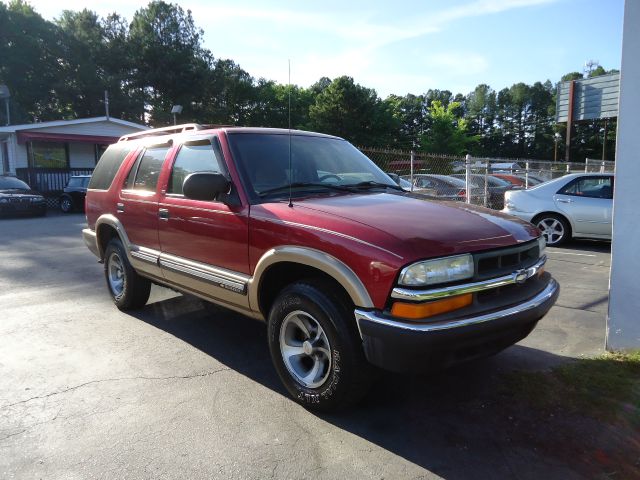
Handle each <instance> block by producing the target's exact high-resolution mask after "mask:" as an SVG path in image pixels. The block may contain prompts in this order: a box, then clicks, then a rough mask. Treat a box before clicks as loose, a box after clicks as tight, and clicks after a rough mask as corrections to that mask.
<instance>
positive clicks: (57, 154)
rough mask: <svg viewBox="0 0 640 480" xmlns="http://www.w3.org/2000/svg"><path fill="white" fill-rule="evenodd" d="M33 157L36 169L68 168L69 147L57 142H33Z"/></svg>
mask: <svg viewBox="0 0 640 480" xmlns="http://www.w3.org/2000/svg"><path fill="white" fill-rule="evenodd" d="M31 157H32V160H33V166H34V167H35V168H67V167H68V166H69V163H68V158H67V147H66V145H65V144H64V143H57V142H31Z"/></svg>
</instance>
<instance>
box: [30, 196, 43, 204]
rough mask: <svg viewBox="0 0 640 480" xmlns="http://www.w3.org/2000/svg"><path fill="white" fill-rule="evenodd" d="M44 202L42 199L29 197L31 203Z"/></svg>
mask: <svg viewBox="0 0 640 480" xmlns="http://www.w3.org/2000/svg"><path fill="white" fill-rule="evenodd" d="M42 201H44V197H31V203H38V202H42Z"/></svg>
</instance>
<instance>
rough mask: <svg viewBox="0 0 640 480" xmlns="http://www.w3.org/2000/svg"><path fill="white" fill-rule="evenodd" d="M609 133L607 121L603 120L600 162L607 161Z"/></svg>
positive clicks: (606, 119)
mask: <svg viewBox="0 0 640 480" xmlns="http://www.w3.org/2000/svg"><path fill="white" fill-rule="evenodd" d="M608 133H609V119H608V118H605V119H604V136H603V137H602V160H606V159H607V134H608Z"/></svg>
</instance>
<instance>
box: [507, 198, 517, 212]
mask: <svg viewBox="0 0 640 480" xmlns="http://www.w3.org/2000/svg"><path fill="white" fill-rule="evenodd" d="M504 208H505V209H506V210H515V211H517V210H518V209H517V208H516V205H515V203H513V201H512V200H510V199H508V198H507V199H506V200H505V201H504Z"/></svg>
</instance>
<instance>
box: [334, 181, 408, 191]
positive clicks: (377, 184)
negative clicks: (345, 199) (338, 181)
mask: <svg viewBox="0 0 640 480" xmlns="http://www.w3.org/2000/svg"><path fill="white" fill-rule="evenodd" d="M343 187H349V188H365V189H366V188H393V189H394V190H401V191H403V192H404V191H405V190H404V188H402V187H401V186H400V185H390V184H388V183H381V182H373V181H366V182H360V183H350V184H348V185H343Z"/></svg>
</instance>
